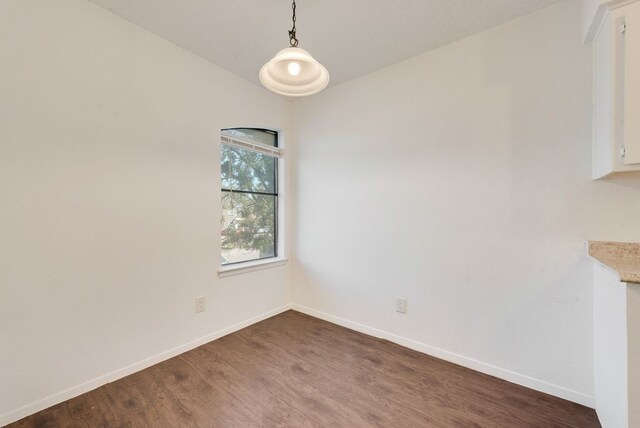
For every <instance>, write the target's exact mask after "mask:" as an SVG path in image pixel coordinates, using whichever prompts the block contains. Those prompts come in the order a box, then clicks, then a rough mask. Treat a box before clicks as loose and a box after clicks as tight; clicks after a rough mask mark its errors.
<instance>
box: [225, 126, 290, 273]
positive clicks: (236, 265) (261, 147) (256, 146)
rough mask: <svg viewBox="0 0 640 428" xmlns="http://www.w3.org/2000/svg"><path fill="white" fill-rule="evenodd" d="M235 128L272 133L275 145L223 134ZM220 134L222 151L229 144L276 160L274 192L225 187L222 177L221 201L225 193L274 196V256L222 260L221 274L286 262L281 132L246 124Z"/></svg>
mask: <svg viewBox="0 0 640 428" xmlns="http://www.w3.org/2000/svg"><path fill="white" fill-rule="evenodd" d="M233 130H250V131H260V132H265V133H268V134H272V135H273V136H274V146H268V145H266V144H264V143H260V142H255V141H248V140H242V139H239V138H235V137H230V136H225V135H224V134H223V133H224V131H233ZM220 136H221V139H220V150H221V151H222V146H223V145H228V146H231V147H236V148H242V149H245V150H251V151H254V152H257V153H261V154H263V155H266V156H270V157H273V158H274V160H275V162H274V177H273V183H274V186H273V187H274V193H269V192H252V191H246V190H233V189H228V188H224V187H223V186H222V179H221V182H220V192H221V195H220V196H221V197H220V201H222V195H223V194H224V193H239V194H250V195H263V196H272V197H273V198H274V203H273V256H268V257H260V258H256V259H250V260H242V261H237V262H229V263H226V264H222V262H220V265H219V266H220V270H219V274H220V276H226V275H228V274H230V272H231V271H234V270H238V271H240V272H241V271H244V270H248V271H250V270H254V269H262V268H265V267H270V266H269V265H271V264H279V263H282V262H285V261H286V259H285V258H283V257H282V256H280V245H279V244H280V214H281V213H280V209H281V196H282V195H281V193H280V168H281V162H282V161H283V158H284V154H283V152H282V149H281V147H280V132H279V131H276V130H274V129H267V128H257V127H246V126H244V127H231V128H222V129H221V130H220ZM224 138H227V139H228V140H232V141H234V142H241V143H245V144H246V146H245V145H244V144H233V143H231V142H230V141H229V142H228V143H225V142H224V141H223V140H224ZM221 160H222V159H221ZM221 165H222V164H221ZM221 176H222V172H221ZM221 231H222V229H221ZM220 256H222V240H221V247H220ZM225 272H226V273H225ZM223 274H224V275H223Z"/></svg>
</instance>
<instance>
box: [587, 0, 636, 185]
mask: <svg viewBox="0 0 640 428" xmlns="http://www.w3.org/2000/svg"><path fill="white" fill-rule="evenodd" d="M596 3H597V5H596V6H595V7H596V8H595V9H592V8H593V7H594V6H593V5H594V1H593V0H586V2H585V8H590V9H589V11H590V13H589V14H592V15H593V16H594V19H593V21H591V22H590V24H589V25H588V27H587V29H586V31H585V33H586V34H587V41H589V42H592V43H593V53H594V57H593V58H594V88H593V89H594V90H593V95H594V100H593V103H594V106H593V178H594V179H597V178H601V177H605V176H607V175H610V174H613V173H617V172H625V171H640V1H638V0H626V1H620V0H614V1H602V0H600V1H598V2H596ZM591 12H593V13H591ZM585 13H586V10H585Z"/></svg>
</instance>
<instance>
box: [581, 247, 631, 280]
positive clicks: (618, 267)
mask: <svg viewBox="0 0 640 428" xmlns="http://www.w3.org/2000/svg"><path fill="white" fill-rule="evenodd" d="M589 255H590V256H591V257H593V258H594V259H595V260H596V261H597V262H599V263H600V264H601V265H603V266H604V267H606V268H607V269H609V270H611V271H613V272H614V273H615V274H616V275H618V277H619V278H620V281H621V282H628V283H631V284H640V244H637V243H630V242H606V241H589Z"/></svg>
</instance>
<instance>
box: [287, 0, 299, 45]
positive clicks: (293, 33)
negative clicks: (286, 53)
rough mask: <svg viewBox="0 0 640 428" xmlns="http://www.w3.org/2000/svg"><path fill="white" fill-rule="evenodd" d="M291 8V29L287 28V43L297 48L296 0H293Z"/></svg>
mask: <svg viewBox="0 0 640 428" xmlns="http://www.w3.org/2000/svg"><path fill="white" fill-rule="evenodd" d="M291 9H293V16H292V18H291V20H292V21H293V27H292V28H291V30H289V44H290V45H291V47H292V48H297V47H298V39H297V38H296V0H293V4H292V5H291Z"/></svg>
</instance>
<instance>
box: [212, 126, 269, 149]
mask: <svg viewBox="0 0 640 428" xmlns="http://www.w3.org/2000/svg"><path fill="white" fill-rule="evenodd" d="M222 135H225V136H227V137H231V138H237V139H238V140H243V141H248V142H250V143H262V144H265V145H267V146H271V147H278V138H277V135H278V134H276V133H275V132H272V131H271V132H270V131H261V130H258V129H248V128H242V129H223V130H222Z"/></svg>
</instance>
